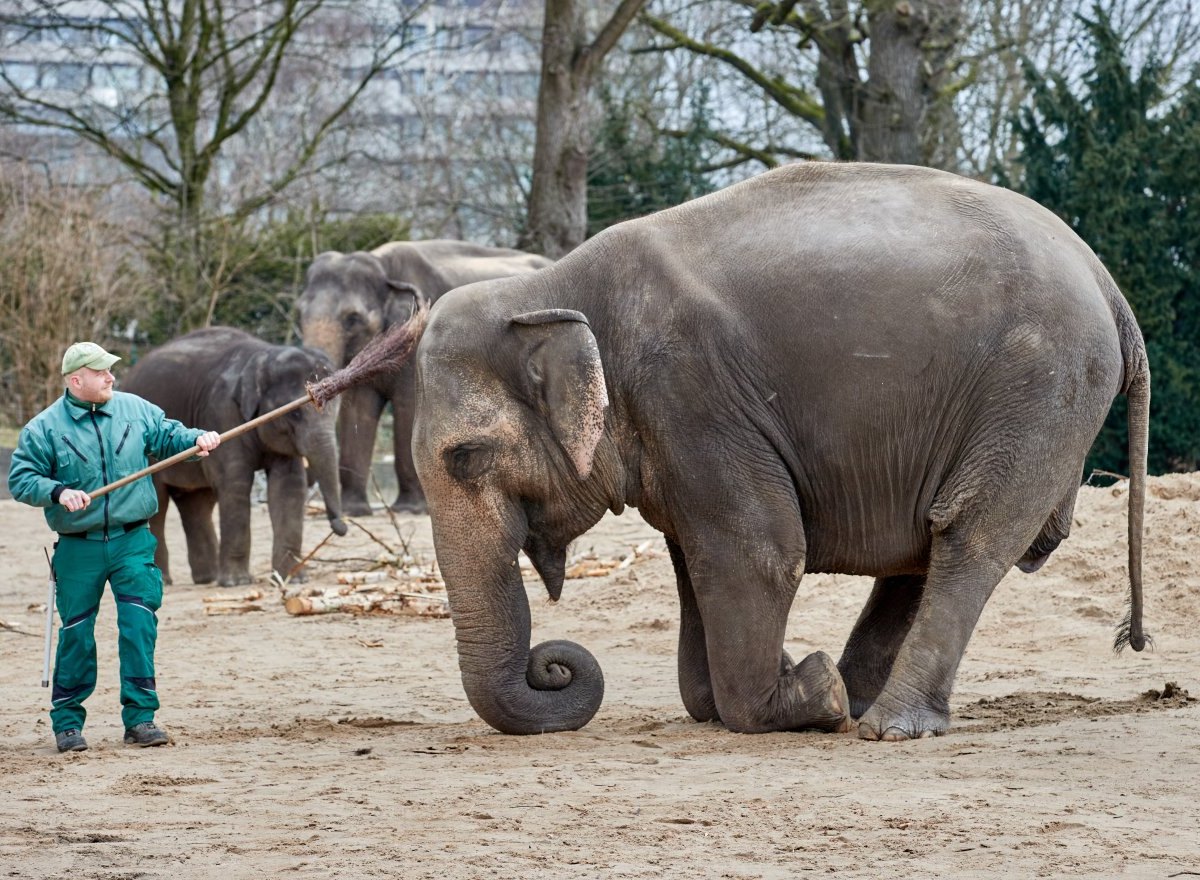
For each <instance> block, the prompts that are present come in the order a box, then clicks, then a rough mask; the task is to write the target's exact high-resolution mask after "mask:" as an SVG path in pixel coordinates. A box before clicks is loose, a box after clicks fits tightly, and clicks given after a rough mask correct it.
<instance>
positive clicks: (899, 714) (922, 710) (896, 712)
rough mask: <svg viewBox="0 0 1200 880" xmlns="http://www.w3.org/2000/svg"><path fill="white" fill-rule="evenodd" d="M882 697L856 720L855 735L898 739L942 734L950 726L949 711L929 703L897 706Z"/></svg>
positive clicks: (865, 737)
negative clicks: (893, 706)
mask: <svg viewBox="0 0 1200 880" xmlns="http://www.w3.org/2000/svg"><path fill="white" fill-rule="evenodd" d="M890 704H891V701H890V700H889V699H887V697H886V696H881V697H880V698H879V699H878V700H876V701H875V703H874V704H873V705H872V706H871V708H870V709H868V710H867V711H866V712H864V713H863V715H862V717H860V718H859V720H858V738H859V739H870V740H880V741H883V742H900V741H901V740H906V739H924V738H926V737H930V736H941V735H942V734H944V733H945V732H946V731H947V730H949V729H950V713H949V712H943V711H940V710H938V709H932V708H930V707H928V706H899V707H897V708H895V709H890V708H889V705H890Z"/></svg>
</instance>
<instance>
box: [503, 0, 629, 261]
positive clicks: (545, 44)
mask: <svg viewBox="0 0 1200 880" xmlns="http://www.w3.org/2000/svg"><path fill="white" fill-rule="evenodd" d="M645 2H646V0H621V3H620V5H619V6H618V7H617V9H616V11H615V12H613V14H612V17H611V18H610V19H609V20H608V22H607V24H605V25H604V27H603V28H601V30H600V32H599V34H598V35H597V37H596V38H595V39H594V40H591V41H589V39H588V28H587V13H588V9H589V5H590V4H588V3H586V2H582V0H546V18H545V23H544V25H543V30H542V79H541V86H540V88H539V89H538V106H537V140H536V142H535V144H534V152H533V182H532V186H531V189H530V194H529V219H528V223H527V224H526V229H525V231H524V232H523V233H522V235H521V238H520V241H519V243H518V246H519V247H521V248H523V249H524V250H529V251H533V252H535V253H541V254H545V255H546V256H548V257H553V258H555V259H557V258H558V257H561V256H562V255H563V254H565V253H567V252H568V251H570V250H571V249H572V248H574V247H575V246H576V245H578V244H579V243H580V242H582V241H583V239H584V237H585V236H586V235H587V163H588V152H589V150H590V149H591V143H592V140H591V134H592V121H593V120H592V105H591V101H590V97H591V89H592V85H593V81H594V79H595V76H596V73H597V71H598V70H599V68H600V65H601V64H602V63H603V61H604V58H605V56H606V55H607V54H608V52H609V50H611V49H612V47H613V46H615V45H616V42H617V40H618V39H620V37H621V34H622V33H624V31H625V29H626V28H627V27H628V26H629V23H630V22H631V21H632V20H633V18H634V16H635V15H637V13H638V11H639V10H640V9H641V8H642V6H643V5H644V4H645Z"/></svg>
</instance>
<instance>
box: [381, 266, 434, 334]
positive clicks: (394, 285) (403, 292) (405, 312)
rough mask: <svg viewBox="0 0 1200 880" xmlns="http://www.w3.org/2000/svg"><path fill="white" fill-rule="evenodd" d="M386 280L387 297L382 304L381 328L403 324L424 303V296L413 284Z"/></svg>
mask: <svg viewBox="0 0 1200 880" xmlns="http://www.w3.org/2000/svg"><path fill="white" fill-rule="evenodd" d="M386 280H387V287H388V296H387V301H386V302H384V304H383V326H384V327H393V326H395V325H396V324H403V323H404V322H405V321H407V320H408V319H409V318H411V317H412V316H413V314H414V313H415V312H416V311H417V309H418V308H420V307H421V304H422V303H424V302H425V296H424V294H422V293H421V291H420V289H419V288H418V287H417V286H416V285H415V284H409V283H408V282H407V281H394V280H393V279H391V278H388V279H386Z"/></svg>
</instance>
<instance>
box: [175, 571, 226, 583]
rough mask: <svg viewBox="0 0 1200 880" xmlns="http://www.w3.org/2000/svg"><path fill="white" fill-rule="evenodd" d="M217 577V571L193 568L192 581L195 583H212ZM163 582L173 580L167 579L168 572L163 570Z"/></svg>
mask: <svg viewBox="0 0 1200 880" xmlns="http://www.w3.org/2000/svg"><path fill="white" fill-rule="evenodd" d="M216 579H217V573H216V572H215V571H208V570H207V569H205V570H201V571H197V570H196V569H194V568H193V569H192V583H193V584H211V583H212V582H213V581H215V580H216ZM163 583H171V581H169V580H168V579H167V574H166V572H163Z"/></svg>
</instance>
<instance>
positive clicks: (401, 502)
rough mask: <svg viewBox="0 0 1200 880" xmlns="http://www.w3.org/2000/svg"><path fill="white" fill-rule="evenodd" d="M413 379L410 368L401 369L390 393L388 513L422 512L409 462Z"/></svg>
mask: <svg viewBox="0 0 1200 880" xmlns="http://www.w3.org/2000/svg"><path fill="white" fill-rule="evenodd" d="M415 385H416V377H415V376H414V372H413V370H412V368H411V367H410V368H408V369H403V370H401V371H400V374H399V375H398V376H397V377H396V386H395V388H394V389H393V391H392V419H393V426H392V444H393V449H392V454H393V460H394V461H395V466H396V500H395V501H394V502H392V510H394V511H396V512H397V513H425V511H426V505H425V493H424V491H422V489H421V482H420V480H418V479H417V466H416V464H414V463H413V456H412V432H413V418H414V416H415V414H416V395H417V392H416V387H415Z"/></svg>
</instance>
